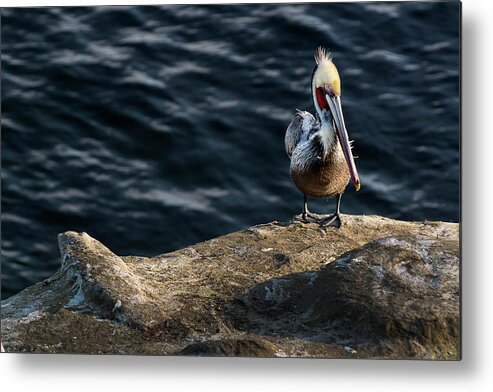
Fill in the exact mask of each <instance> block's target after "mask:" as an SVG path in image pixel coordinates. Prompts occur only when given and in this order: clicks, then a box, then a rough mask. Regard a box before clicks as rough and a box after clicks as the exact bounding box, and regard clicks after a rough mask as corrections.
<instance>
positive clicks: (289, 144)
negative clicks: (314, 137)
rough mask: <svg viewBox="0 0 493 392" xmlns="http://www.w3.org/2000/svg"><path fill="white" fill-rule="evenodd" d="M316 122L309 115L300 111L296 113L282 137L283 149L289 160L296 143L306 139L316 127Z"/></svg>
mask: <svg viewBox="0 0 493 392" xmlns="http://www.w3.org/2000/svg"><path fill="white" fill-rule="evenodd" d="M316 122H317V121H316V120H315V117H313V116H312V115H311V113H308V112H305V111H301V110H298V111H297V113H296V115H295V116H294V118H293V120H292V121H291V123H290V124H289V126H288V129H287V130H286V135H285V136H284V147H285V148H286V153H287V154H288V157H289V158H291V154H292V153H293V150H294V149H295V148H296V146H297V145H298V143H299V142H300V141H302V140H307V139H308V135H309V134H310V131H311V130H312V129H313V128H314V127H315V126H316Z"/></svg>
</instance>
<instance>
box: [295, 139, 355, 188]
mask: <svg viewBox="0 0 493 392" xmlns="http://www.w3.org/2000/svg"><path fill="white" fill-rule="evenodd" d="M290 172H291V179H292V180H293V182H294V184H295V185H296V187H297V188H298V189H299V190H300V191H301V192H303V193H304V194H305V195H307V196H311V197H334V196H336V195H340V194H342V193H343V192H344V189H345V188H346V186H347V185H348V183H349V169H348V167H347V163H346V160H345V158H344V154H343V153H342V149H341V145H340V144H339V143H338V142H337V143H334V145H333V146H332V149H331V150H330V152H329V153H328V154H327V156H326V157H325V159H318V160H316V161H315V162H314V163H313V164H312V165H310V166H309V167H307V168H305V169H299V168H297V167H293V166H291V171H290Z"/></svg>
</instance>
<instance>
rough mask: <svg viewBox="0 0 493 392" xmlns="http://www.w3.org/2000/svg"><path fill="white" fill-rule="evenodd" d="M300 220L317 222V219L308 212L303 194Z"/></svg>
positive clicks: (306, 200) (306, 201)
mask: <svg viewBox="0 0 493 392" xmlns="http://www.w3.org/2000/svg"><path fill="white" fill-rule="evenodd" d="M301 220H302V221H303V222H318V220H319V218H318V217H317V216H316V215H314V214H312V213H311V212H310V211H308V198H307V197H306V194H304V193H303V212H302V213H301Z"/></svg>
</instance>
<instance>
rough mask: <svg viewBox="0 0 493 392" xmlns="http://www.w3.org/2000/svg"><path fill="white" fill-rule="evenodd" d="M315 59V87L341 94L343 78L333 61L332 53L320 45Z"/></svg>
mask: <svg viewBox="0 0 493 392" xmlns="http://www.w3.org/2000/svg"><path fill="white" fill-rule="evenodd" d="M315 61H316V63H317V67H316V68H315V71H314V73H313V82H312V83H313V88H314V89H319V88H321V89H323V90H324V92H329V91H330V92H332V93H333V94H334V95H341V79H340V77H339V72H337V68H336V66H335V64H334V62H333V61H332V55H331V53H330V52H328V51H326V50H325V49H324V48H321V47H319V48H318V49H317V51H316V53H315Z"/></svg>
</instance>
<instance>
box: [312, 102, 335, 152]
mask: <svg viewBox="0 0 493 392" xmlns="http://www.w3.org/2000/svg"><path fill="white" fill-rule="evenodd" d="M315 108H316V110H317V117H318V121H319V122H320V130H319V134H320V141H321V144H322V148H323V151H324V157H326V156H327V155H328V154H329V152H330V151H332V149H333V147H334V143H335V142H336V140H337V139H336V133H335V129H334V125H333V121H332V113H331V112H330V110H325V109H324V110H321V109H320V108H319V106H318V105H317V103H316V102H315Z"/></svg>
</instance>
